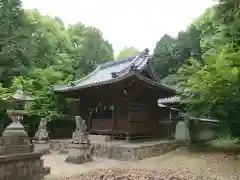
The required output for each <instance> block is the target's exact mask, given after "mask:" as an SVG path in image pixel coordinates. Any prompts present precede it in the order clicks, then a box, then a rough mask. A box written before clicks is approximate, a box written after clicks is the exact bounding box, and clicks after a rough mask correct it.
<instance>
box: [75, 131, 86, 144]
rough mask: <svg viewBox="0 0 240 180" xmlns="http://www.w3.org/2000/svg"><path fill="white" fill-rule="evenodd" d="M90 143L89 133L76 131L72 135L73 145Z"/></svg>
mask: <svg viewBox="0 0 240 180" xmlns="http://www.w3.org/2000/svg"><path fill="white" fill-rule="evenodd" d="M88 141H89V133H88V132H79V131H75V132H73V135H72V143H73V144H81V143H83V142H88Z"/></svg>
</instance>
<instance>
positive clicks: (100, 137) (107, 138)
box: [89, 134, 111, 142]
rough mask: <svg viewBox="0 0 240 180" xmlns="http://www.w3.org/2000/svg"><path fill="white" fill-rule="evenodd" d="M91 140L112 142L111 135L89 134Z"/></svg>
mask: <svg viewBox="0 0 240 180" xmlns="http://www.w3.org/2000/svg"><path fill="white" fill-rule="evenodd" d="M89 139H90V141H94V142H95V141H96V142H110V141H111V137H110V136H106V135H92V134H91V135H89Z"/></svg>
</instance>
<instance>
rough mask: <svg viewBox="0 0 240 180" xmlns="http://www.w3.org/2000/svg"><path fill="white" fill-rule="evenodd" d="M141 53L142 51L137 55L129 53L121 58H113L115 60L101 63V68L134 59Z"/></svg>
mask: <svg viewBox="0 0 240 180" xmlns="http://www.w3.org/2000/svg"><path fill="white" fill-rule="evenodd" d="M139 55H140V53H138V54H135V55H129V56H127V57H124V58H121V59H119V60H113V61H109V62H107V63H103V64H100V65H99V66H100V68H101V69H104V68H108V67H111V66H115V65H119V64H122V63H125V62H128V61H132V60H133V58H134V57H136V56H139Z"/></svg>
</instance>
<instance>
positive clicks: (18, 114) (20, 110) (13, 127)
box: [3, 86, 34, 136]
mask: <svg viewBox="0 0 240 180" xmlns="http://www.w3.org/2000/svg"><path fill="white" fill-rule="evenodd" d="M33 100H34V99H33V98H32V97H30V96H28V95H26V94H25V93H24V92H23V90H22V87H21V86H18V89H17V91H16V92H15V93H14V94H13V95H12V96H10V97H9V98H8V99H7V102H8V103H9V105H10V107H11V109H9V110H7V114H8V116H9V117H10V118H11V120H12V123H11V124H10V125H9V126H8V127H7V128H6V129H5V131H4V132H3V136H28V135H27V132H26V131H25V129H24V127H23V126H22V124H21V122H20V121H21V120H22V119H23V116H24V115H25V114H26V111H25V106H26V104H27V103H28V102H31V101H33Z"/></svg>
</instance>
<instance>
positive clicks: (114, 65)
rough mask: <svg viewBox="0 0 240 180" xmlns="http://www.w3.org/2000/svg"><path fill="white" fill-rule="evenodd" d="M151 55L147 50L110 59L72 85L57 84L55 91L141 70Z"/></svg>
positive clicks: (115, 78) (111, 79) (85, 85)
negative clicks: (114, 59)
mask: <svg viewBox="0 0 240 180" xmlns="http://www.w3.org/2000/svg"><path fill="white" fill-rule="evenodd" d="M149 59H150V56H149V55H148V54H147V53H146V51H144V52H142V53H140V54H138V55H133V56H128V57H126V58H124V59H121V60H116V61H110V62H107V63H105V64H102V65H100V66H98V67H97V68H96V69H95V70H94V71H93V72H92V73H90V74H89V75H87V76H86V77H84V78H82V79H80V80H77V81H74V82H72V83H71V84H70V85H63V86H55V87H53V90H54V91H59V92H60V91H69V90H74V89H78V88H83V87H89V86H92V85H98V84H101V83H106V82H109V81H114V80H117V79H119V78H122V77H123V76H125V75H128V74H129V73H130V72H132V71H137V72H141V70H143V69H144V67H145V66H146V65H147V63H148V61H149Z"/></svg>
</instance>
